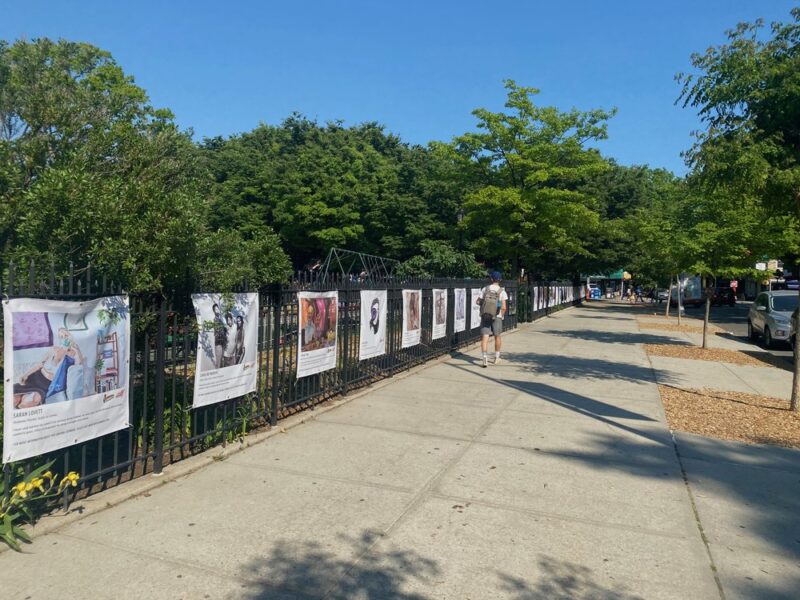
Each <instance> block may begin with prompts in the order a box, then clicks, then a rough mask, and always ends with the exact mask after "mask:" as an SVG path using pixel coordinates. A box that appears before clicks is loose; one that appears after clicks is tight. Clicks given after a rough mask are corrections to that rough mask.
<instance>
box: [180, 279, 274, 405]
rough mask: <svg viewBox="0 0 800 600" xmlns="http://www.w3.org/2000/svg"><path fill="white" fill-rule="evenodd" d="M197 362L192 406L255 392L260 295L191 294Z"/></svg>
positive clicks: (213, 402)
mask: <svg viewBox="0 0 800 600" xmlns="http://www.w3.org/2000/svg"><path fill="white" fill-rule="evenodd" d="M192 304H193V305H194V312H195V315H196V316H197V328H198V335H197V363H196V369H195V375H194V400H193V401H192V407H194V408H198V407H200V406H208V405H209V404H215V403H217V402H223V401H225V400H230V399H231V398H238V397H239V396H244V395H245V394H249V393H250V392H255V391H256V382H257V380H258V314H259V313H258V294H255V293H253V294H192Z"/></svg>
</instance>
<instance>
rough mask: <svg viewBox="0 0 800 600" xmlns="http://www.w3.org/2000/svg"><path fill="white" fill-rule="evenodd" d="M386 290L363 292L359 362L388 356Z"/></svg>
mask: <svg viewBox="0 0 800 600" xmlns="http://www.w3.org/2000/svg"><path fill="white" fill-rule="evenodd" d="M386 301H387V296H386V290H361V337H360V338H359V345H358V360H366V359H368V358H374V357H375V356H381V355H383V354H386Z"/></svg>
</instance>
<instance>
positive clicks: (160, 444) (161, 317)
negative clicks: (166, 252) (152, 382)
mask: <svg viewBox="0 0 800 600" xmlns="http://www.w3.org/2000/svg"><path fill="white" fill-rule="evenodd" d="M166 337H167V299H166V298H164V297H162V298H161V304H160V306H159V309H158V337H157V338H156V372H155V376H156V405H155V411H154V412H155V414H154V415H153V417H154V418H155V420H156V422H155V440H153V442H154V444H153V447H154V452H155V458H154V459H153V475H160V474H161V471H162V470H163V467H164V384H165V382H164V377H165V375H164V369H165V356H164V354H165V349H164V342H165V341H166Z"/></svg>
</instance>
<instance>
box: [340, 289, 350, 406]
mask: <svg viewBox="0 0 800 600" xmlns="http://www.w3.org/2000/svg"><path fill="white" fill-rule="evenodd" d="M349 288H350V286H347V289H345V290H344V294H343V295H344V301H343V302H342V312H343V313H344V319H343V321H344V331H343V332H342V333H343V336H342V337H344V340H343V343H342V349H343V350H344V352H343V355H344V356H343V357H342V396H347V391H348V387H349V386H348V383H349V381H348V380H349V377H350V333H349V332H350V289H349Z"/></svg>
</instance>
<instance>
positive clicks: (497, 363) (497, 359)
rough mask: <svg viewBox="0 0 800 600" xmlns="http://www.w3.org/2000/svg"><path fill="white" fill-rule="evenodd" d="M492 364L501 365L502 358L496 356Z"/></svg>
mask: <svg viewBox="0 0 800 600" xmlns="http://www.w3.org/2000/svg"><path fill="white" fill-rule="evenodd" d="M492 364H494V365H499V364H500V357H499V356H495V357H494V362H493V363H492Z"/></svg>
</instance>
